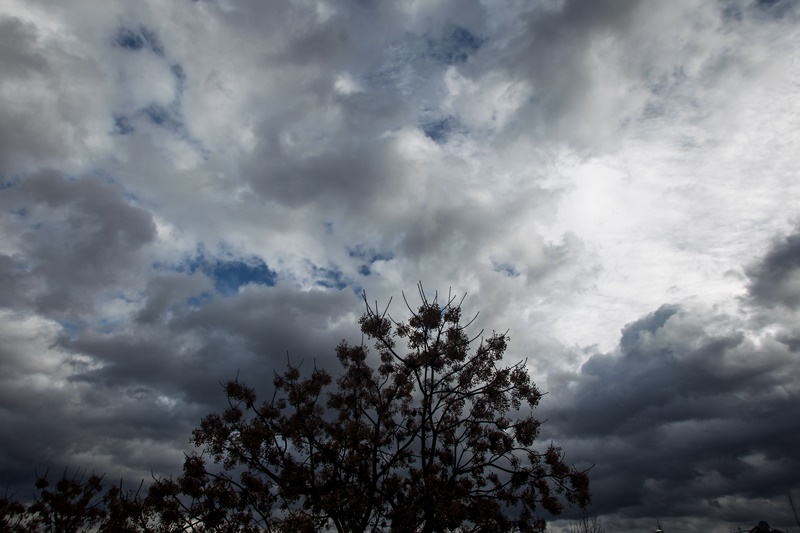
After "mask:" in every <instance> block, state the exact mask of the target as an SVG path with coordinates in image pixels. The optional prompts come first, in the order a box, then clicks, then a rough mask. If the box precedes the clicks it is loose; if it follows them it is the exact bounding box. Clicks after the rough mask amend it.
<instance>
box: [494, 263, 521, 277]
mask: <svg viewBox="0 0 800 533" xmlns="http://www.w3.org/2000/svg"><path fill="white" fill-rule="evenodd" d="M492 267H493V268H492V269H493V270H494V271H495V272H498V273H500V274H502V275H504V276H505V277H507V278H516V277H519V272H518V271H517V269H516V268H515V267H514V265H512V264H511V263H494V262H493V263H492Z"/></svg>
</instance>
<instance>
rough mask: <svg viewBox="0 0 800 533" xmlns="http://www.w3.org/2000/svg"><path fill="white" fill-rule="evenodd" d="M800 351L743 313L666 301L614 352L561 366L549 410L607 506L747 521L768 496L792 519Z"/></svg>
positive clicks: (780, 520)
mask: <svg viewBox="0 0 800 533" xmlns="http://www.w3.org/2000/svg"><path fill="white" fill-rule="evenodd" d="M798 357H800V354H799V353H798V352H797V350H796V349H795V348H794V347H792V346H790V345H787V344H785V343H784V342H782V341H781V340H780V336H779V335H774V334H770V333H765V332H763V331H753V330H748V329H746V327H745V325H744V323H743V322H741V321H740V320H738V319H737V318H735V317H732V316H725V315H719V314H716V313H714V312H713V311H711V310H708V311H702V310H697V309H695V310H691V311H690V310H682V309H680V308H678V307H674V306H664V307H662V308H661V309H659V310H657V311H655V312H654V313H652V314H650V315H648V316H646V317H643V318H641V319H640V320H637V321H636V322H633V323H631V324H629V325H628V326H626V327H625V328H624V329H623V331H622V336H621V340H620V344H619V347H618V349H617V350H615V351H614V352H612V353H608V354H599V353H598V354H595V355H592V356H591V357H590V358H589V359H588V360H587V361H586V362H585V363H584V364H583V366H582V367H581V369H580V371H579V372H578V373H576V374H571V375H570V374H566V375H560V376H557V377H556V376H554V377H552V378H551V380H550V382H549V387H550V390H551V391H552V394H553V395H554V397H553V398H548V401H547V408H546V410H545V413H544V414H545V416H547V418H548V419H549V424H551V425H552V428H551V430H552V431H554V435H555V434H557V435H558V438H560V439H567V441H569V443H570V446H568V449H570V450H572V451H571V453H572V454H573V455H572V457H573V459H574V460H579V461H585V462H589V463H593V464H595V467H594V469H593V473H594V476H593V481H594V489H593V490H594V492H595V505H596V510H597V511H598V512H599V513H612V514H613V513H617V514H618V515H621V516H624V517H628V518H647V517H654V516H657V517H661V519H662V521H664V522H667V523H668V521H667V519H668V518H672V519H676V518H677V519H680V517H681V516H686V515H690V516H692V515H694V516H705V517H707V518H714V519H716V520H717V521H718V522H728V523H731V524H735V523H737V522H738V523H740V524H746V523H747V521H748V520H752V519H753V517H755V516H763V515H759V514H758V513H759V512H763V511H759V509H758V505H759V504H756V503H753V502H755V501H759V499H761V498H763V499H766V500H771V501H772V502H773V503H771V504H770V507H772V512H773V515H772V516H771V520H770V521H771V522H774V524H773V525H774V526H775V527H778V525H779V524H783V525H784V526H786V525H788V524H789V523H790V522H789V520H790V516H789V514H788V509H783V508H781V505H779V502H780V501H782V500H784V499H785V498H786V494H787V492H788V491H790V490H792V489H793V488H794V487H795V486H796V484H797V481H798V478H797V474H796V473H797V471H798V467H800V454H799V453H798V450H800V441H799V440H798V435H800V426H798V422H797V421H798V420H800V410H799V409H798V405H800V402H799V401H798V400H800V388H798V386H797V383H798V379H799V378H800V373H799V372H800V371H798V368H800V367H798V364H797V362H798ZM776 502H778V504H776ZM681 527H687V526H681ZM671 528H672V529H675V526H672V527H671Z"/></svg>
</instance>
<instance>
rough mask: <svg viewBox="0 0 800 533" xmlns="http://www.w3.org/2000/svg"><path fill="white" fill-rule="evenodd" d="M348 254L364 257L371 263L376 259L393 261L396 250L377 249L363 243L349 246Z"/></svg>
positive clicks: (359, 257)
mask: <svg viewBox="0 0 800 533" xmlns="http://www.w3.org/2000/svg"><path fill="white" fill-rule="evenodd" d="M347 255H349V256H350V257H355V258H358V259H363V260H365V261H367V262H369V263H374V262H375V261H391V260H392V259H394V252H391V251H376V250H375V249H374V248H368V247H366V246H364V245H362V244H359V245H357V246H354V247H352V248H347Z"/></svg>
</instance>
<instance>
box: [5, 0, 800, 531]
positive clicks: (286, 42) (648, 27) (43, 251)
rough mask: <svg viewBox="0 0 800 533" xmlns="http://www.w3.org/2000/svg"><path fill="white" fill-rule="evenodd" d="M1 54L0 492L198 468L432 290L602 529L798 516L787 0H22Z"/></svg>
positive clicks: (794, 33)
mask: <svg viewBox="0 0 800 533" xmlns="http://www.w3.org/2000/svg"><path fill="white" fill-rule="evenodd" d="M0 64H1V65H2V68H0V427H2V428H3V430H2V432H0V483H2V484H3V485H5V486H7V487H11V488H12V489H13V490H16V489H17V488H18V487H26V488H25V490H28V489H27V487H31V486H32V479H33V474H34V468H36V469H38V471H40V472H41V471H43V470H44V469H46V468H47V467H52V468H55V469H56V470H58V469H61V468H63V467H64V466H70V467H74V466H81V467H86V468H89V469H94V470H95V471H100V472H107V473H108V474H107V475H108V476H109V478H125V479H133V480H138V479H142V478H144V479H150V475H151V474H150V473H151V471H152V472H153V473H154V474H155V475H169V474H173V473H177V472H178V471H179V469H180V465H181V463H182V459H183V454H184V452H187V451H190V450H191V449H192V446H191V444H190V443H189V436H190V433H191V430H192V429H193V428H194V427H196V426H197V425H198V423H199V421H200V419H201V418H202V417H203V416H204V415H206V414H208V413H210V412H214V411H218V410H220V409H221V408H222V407H223V406H224V394H223V391H222V389H221V387H220V382H221V381H226V380H228V379H232V378H233V377H235V376H236V375H237V372H238V373H239V375H240V377H242V378H243V379H245V381H247V382H248V383H249V384H252V385H254V386H256V388H257V389H258V390H264V391H266V390H268V388H269V387H270V386H271V385H270V383H271V376H272V373H273V371H274V370H275V369H278V370H280V369H281V368H283V367H284V365H285V364H286V360H287V356H288V357H289V358H290V359H291V360H293V361H305V364H306V365H308V364H309V362H310V361H312V360H313V361H315V362H316V363H317V364H319V365H321V366H323V367H326V368H330V369H331V370H333V371H335V364H334V363H335V358H334V347H335V346H336V344H337V343H338V342H339V341H340V340H341V339H348V340H350V341H352V342H358V341H359V340H360V333H359V330H358V324H357V320H358V317H359V316H360V314H361V313H362V312H363V302H362V301H361V296H360V295H361V293H362V292H363V291H366V294H367V297H368V298H369V300H370V301H378V302H381V303H386V302H388V301H389V298H392V297H394V303H393V304H392V307H391V308H390V310H396V313H398V314H402V305H398V303H397V302H401V301H402V299H401V295H402V293H403V292H405V294H406V295H408V296H409V297H410V298H411V299H412V301H413V298H414V296H415V294H416V293H415V291H416V284H417V283H418V282H421V283H422V284H423V285H424V287H425V290H426V292H427V293H428V294H433V293H434V292H436V291H439V294H447V293H448V291H450V290H452V292H453V293H454V294H465V293H466V294H467V297H466V299H465V300H464V310H465V313H468V314H469V313H473V312H478V311H479V312H480V314H479V317H478V320H477V321H476V326H475V327H476V328H483V329H485V330H486V331H491V330H497V331H505V330H506V329H508V330H509V337H510V339H511V342H510V345H509V351H508V359H509V363H511V362H515V361H518V360H521V359H525V358H527V365H528V368H529V371H530V373H531V375H532V376H533V377H534V379H535V380H536V382H537V383H538V385H539V387H540V388H541V389H542V390H544V391H548V394H547V395H546V396H545V397H544V399H543V400H542V402H541V404H540V406H539V407H538V408H537V414H538V415H540V416H541V417H542V418H543V419H547V422H546V424H545V425H544V426H543V427H544V429H543V434H542V438H543V440H544V441H548V442H549V440H552V441H553V442H555V443H556V444H558V445H560V446H562V447H563V449H564V451H565V452H566V457H567V461H568V462H572V463H573V464H576V465H583V466H588V465H594V466H593V468H592V471H591V479H592V488H593V492H594V500H593V507H592V511H593V512H594V513H595V514H597V515H598V516H600V518H601V520H602V521H603V523H604V524H605V526H606V529H607V530H608V531H614V532H620V533H628V532H640V531H652V530H654V529H655V520H656V518H658V519H660V522H661V525H662V526H663V527H664V529H665V531H682V532H686V533H695V532H700V531H703V532H708V531H710V532H713V533H717V532H720V533H721V532H727V531H731V530H735V529H736V528H737V527H738V526H741V527H742V528H745V529H749V528H750V527H752V526H753V525H754V524H755V523H756V522H757V521H758V520H767V521H769V522H770V523H771V524H772V525H773V527H782V528H784V529H785V528H788V527H792V526H794V518H793V516H792V515H791V510H790V508H789V505H788V500H787V495H788V494H790V493H792V494H793V495H794V498H795V500H796V501H800V364H798V362H799V361H800V325H799V324H800V323H799V322H798V318H800V216H799V215H800V214H799V213H798V210H797V206H798V205H800V204H798V201H799V200H800V179H798V174H797V157H798V154H800V98H799V97H798V96H799V95H800V4H798V3H797V2H794V1H792V0H777V1H775V0H773V1H764V0H761V1H753V0H726V1H723V0H719V1H712V0H680V1H675V2H652V1H651V2H644V1H636V0H592V1H589V0H580V1H579V0H536V1H534V0H525V1H522V0H503V1H499V0H393V1H391V2H389V1H379V0H296V1H293V2H263V1H260V0H197V1H189V0H142V1H138V2H123V1H114V0H109V1H104V2H96V1H91V0H68V1H63V2H47V1H42V0H0ZM20 490H22V489H20ZM565 524H566V522H564V521H561V522H554V523H553V528H552V529H553V531H558V530H559V526H563V525H565Z"/></svg>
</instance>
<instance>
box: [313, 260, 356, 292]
mask: <svg viewBox="0 0 800 533" xmlns="http://www.w3.org/2000/svg"><path fill="white" fill-rule="evenodd" d="M311 268H312V271H313V275H314V277H315V278H316V280H315V281H314V285H317V286H319V287H325V288H326V289H336V290H342V289H345V288H347V287H348V285H349V283H348V280H347V278H346V277H345V275H344V273H343V272H342V271H341V270H339V269H338V268H335V267H334V268H323V267H318V266H316V265H311Z"/></svg>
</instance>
